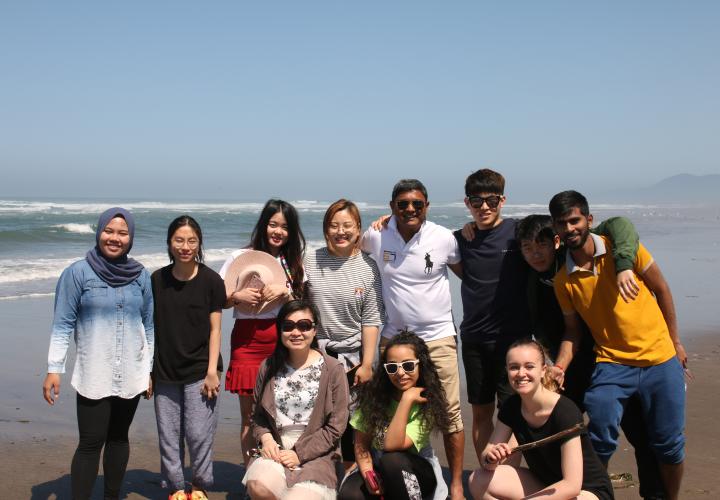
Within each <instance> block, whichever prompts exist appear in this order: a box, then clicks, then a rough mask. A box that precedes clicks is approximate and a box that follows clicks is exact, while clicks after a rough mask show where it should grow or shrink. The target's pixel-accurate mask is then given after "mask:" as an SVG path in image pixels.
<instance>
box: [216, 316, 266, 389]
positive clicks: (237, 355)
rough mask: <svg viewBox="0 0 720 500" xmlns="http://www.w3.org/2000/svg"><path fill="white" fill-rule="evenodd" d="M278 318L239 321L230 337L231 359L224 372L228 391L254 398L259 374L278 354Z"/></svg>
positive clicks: (236, 321)
mask: <svg viewBox="0 0 720 500" xmlns="http://www.w3.org/2000/svg"><path fill="white" fill-rule="evenodd" d="M276 343H277V329H276V328H275V318H270V319H236V320H235V326H234V327H233V331H232V335H231V337H230V346H231V357H230V363H229V364H228V367H227V371H226V372H225V390H226V391H230V392H233V393H235V394H240V395H242V396H252V394H253V389H255V381H256V380H257V375H258V370H259V369H260V365H261V364H262V362H263V361H265V359H266V358H267V357H268V356H270V355H271V354H272V353H273V351H274V350H275V344H276Z"/></svg>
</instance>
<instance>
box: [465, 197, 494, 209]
mask: <svg viewBox="0 0 720 500" xmlns="http://www.w3.org/2000/svg"><path fill="white" fill-rule="evenodd" d="M500 200H502V196H498V195H496V194H491V195H490V196H468V202H469V203H470V206H471V207H473V208H482V206H483V203H487V206H488V208H497V207H498V205H499V204H500Z"/></svg>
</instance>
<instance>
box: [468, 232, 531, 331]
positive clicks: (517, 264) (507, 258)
mask: <svg viewBox="0 0 720 500" xmlns="http://www.w3.org/2000/svg"><path fill="white" fill-rule="evenodd" d="M516 222H517V221H516V219H504V220H503V221H502V222H500V224H499V225H498V226H496V227H494V228H492V229H488V230H482V231H481V230H478V229H476V230H475V238H474V239H473V240H472V241H467V240H465V238H463V236H462V234H460V231H455V233H454V235H455V239H457V241H458V245H459V246H460V255H461V256H462V266H463V279H462V286H461V288H460V290H461V295H462V302H463V320H462V323H461V324H460V335H461V338H462V341H463V343H467V344H479V343H483V342H492V341H497V342H501V343H503V344H510V343H512V342H513V341H515V340H517V339H518V338H521V337H525V336H528V335H530V313H529V311H528V305H527V294H526V287H527V273H528V265H527V264H526V263H525V260H524V259H523V257H522V254H521V253H520V246H519V244H518V242H517V241H516V240H515V224H516Z"/></svg>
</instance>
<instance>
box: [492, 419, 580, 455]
mask: <svg viewBox="0 0 720 500" xmlns="http://www.w3.org/2000/svg"><path fill="white" fill-rule="evenodd" d="M584 429H585V423H584V422H580V423H577V424H575V425H573V426H572V427H570V428H568V429H565V430H563V431H560V432H556V433H555V434H552V435H550V436H548V437H545V438H542V439H538V440H537V441H532V442H530V443H525V444H521V445H520V446H516V447H515V448H513V449H512V450H510V455H514V454H515V453H521V452H523V451H526V450H532V449H534V448H539V447H540V446H545V445H546V444H549V443H552V442H553V441H557V440H558V439H560V438H563V437H565V436H569V435H572V434H579V433H580V432H581V431H583V430H584ZM485 462H486V463H488V464H490V463H492V462H489V461H488V460H487V457H485Z"/></svg>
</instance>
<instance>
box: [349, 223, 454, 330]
mask: <svg viewBox="0 0 720 500" xmlns="http://www.w3.org/2000/svg"><path fill="white" fill-rule="evenodd" d="M361 246H362V249H363V250H364V251H365V252H367V253H369V254H370V256H371V257H372V258H373V259H374V260H375V262H376V263H377V266H378V270H379V271H380V275H381V276H382V291H383V301H384V302H385V311H386V313H387V320H386V322H385V326H384V327H383V330H382V336H383V337H387V338H392V337H394V336H395V335H397V333H398V330H402V329H404V328H408V329H409V330H412V331H414V332H415V333H416V334H417V335H418V336H419V337H421V338H422V339H423V340H425V341H426V342H428V341H431V340H438V339H442V338H445V337H450V336H452V335H455V324H454V323H453V318H452V305H451V302H450V282H449V280H448V264H457V263H458V262H460V249H459V248H458V244H457V241H456V240H455V237H454V236H453V234H452V232H451V231H450V230H448V229H445V228H444V227H442V226H438V225H437V224H435V223H433V222H430V221H425V222H424V223H423V225H422V227H421V228H420V231H418V232H417V233H416V234H415V235H414V236H413V237H412V238H411V239H410V241H408V242H407V243H405V240H404V239H403V237H402V236H401V235H400V233H399V232H398V230H397V223H396V222H395V216H393V217H391V218H390V221H389V222H388V225H387V228H386V229H383V230H382V231H376V230H374V229H372V228H370V229H368V230H367V231H365V234H363V237H362V243H361Z"/></svg>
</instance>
